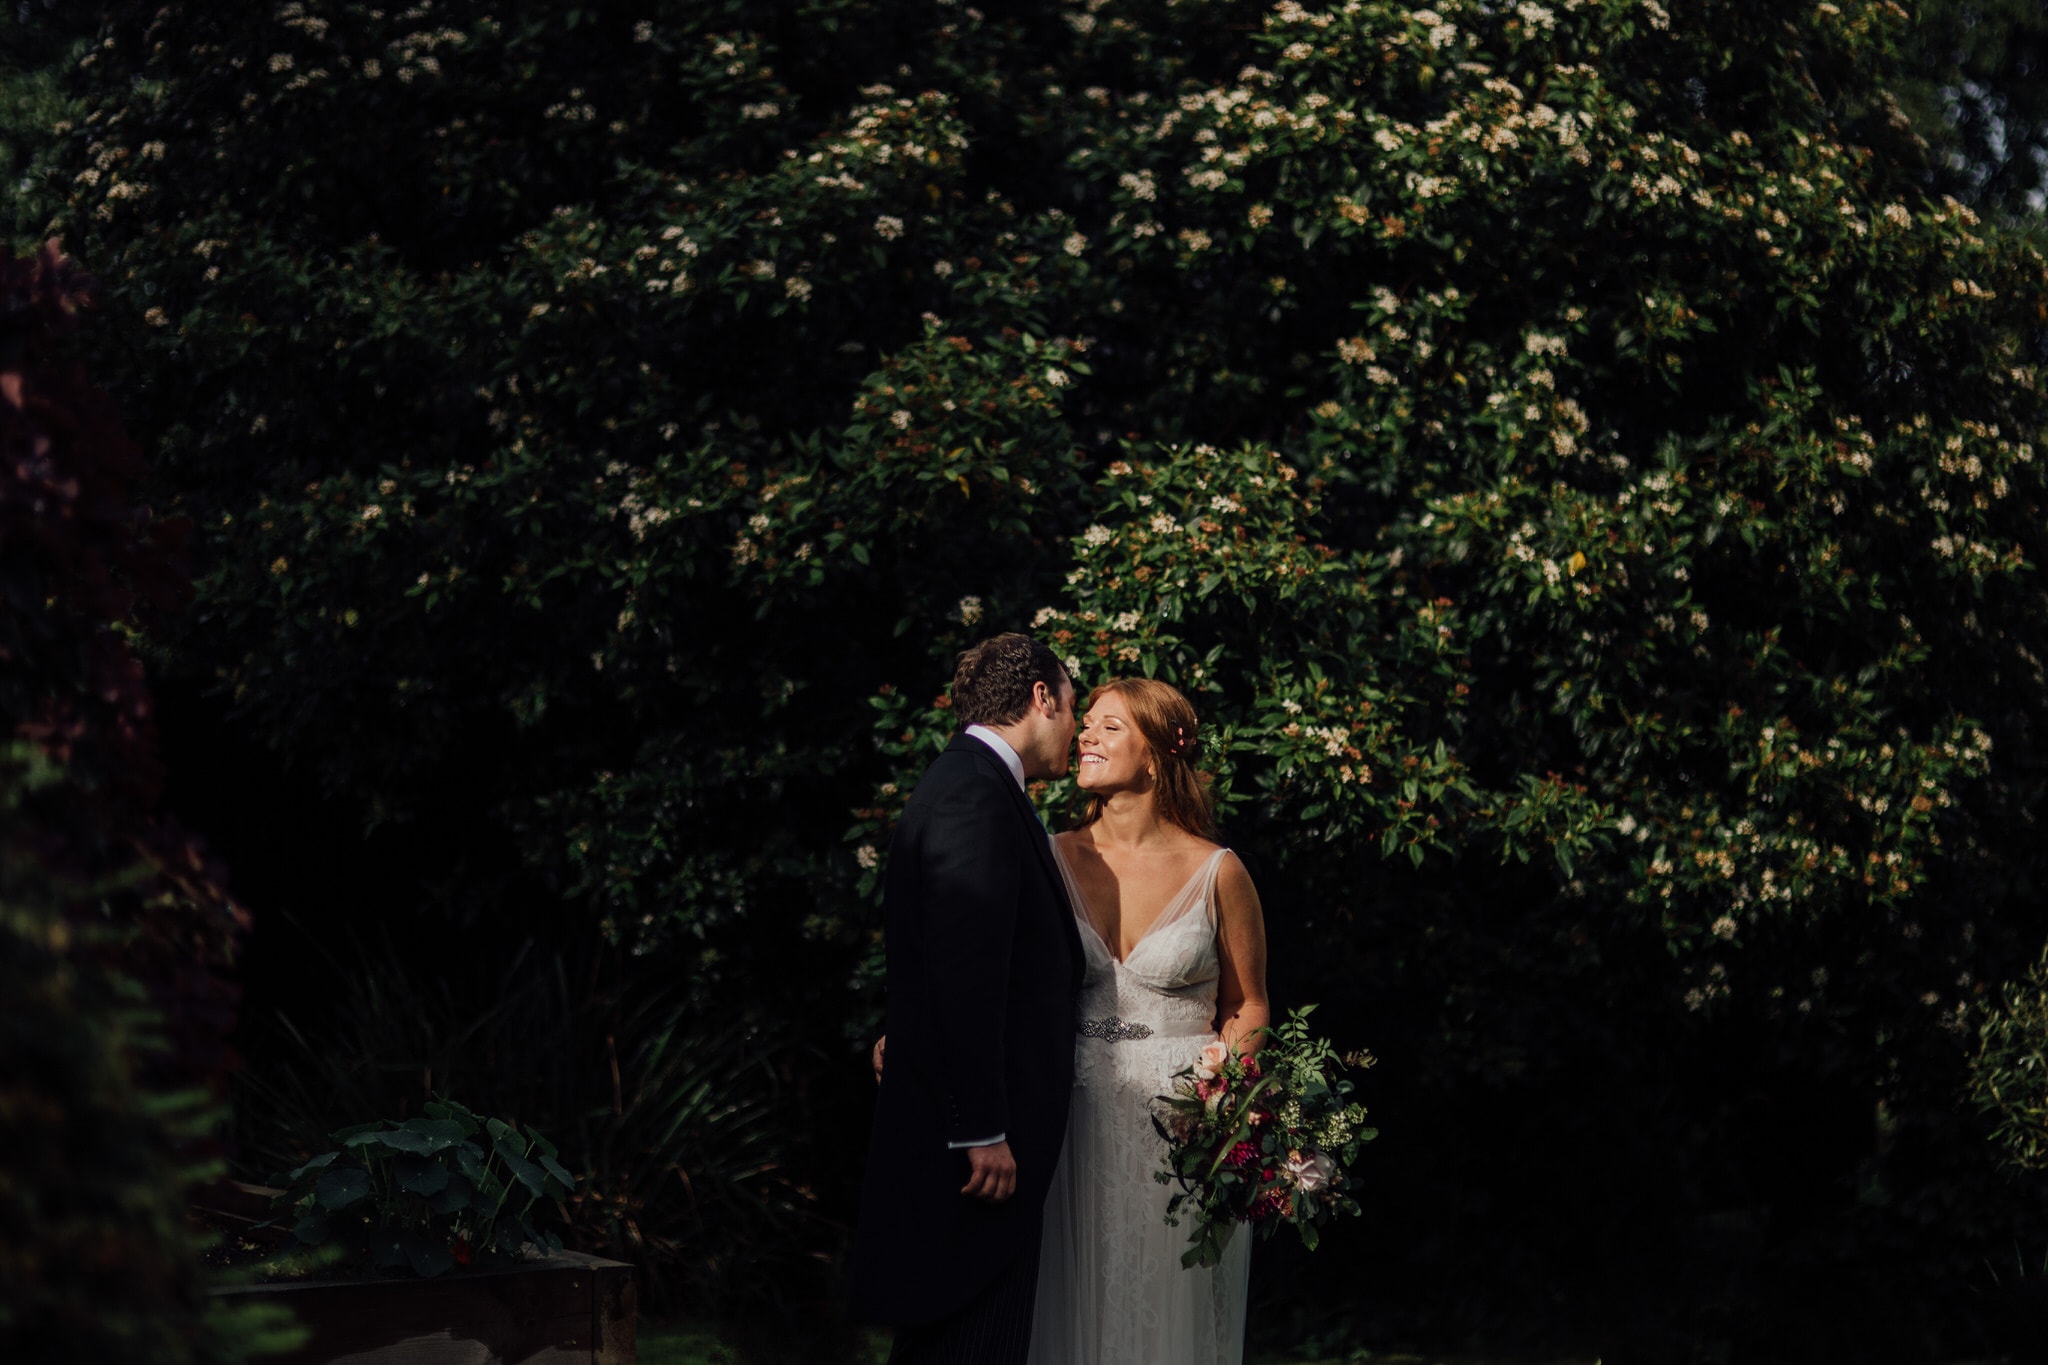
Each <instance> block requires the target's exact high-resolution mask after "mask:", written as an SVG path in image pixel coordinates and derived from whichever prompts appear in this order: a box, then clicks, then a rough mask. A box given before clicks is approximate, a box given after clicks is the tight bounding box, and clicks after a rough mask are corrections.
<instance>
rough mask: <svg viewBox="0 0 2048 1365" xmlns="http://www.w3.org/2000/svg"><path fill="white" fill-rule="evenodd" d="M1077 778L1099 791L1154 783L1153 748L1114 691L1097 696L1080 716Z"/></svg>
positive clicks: (1075, 777) (1081, 784)
mask: <svg viewBox="0 0 2048 1365" xmlns="http://www.w3.org/2000/svg"><path fill="white" fill-rule="evenodd" d="M1074 780H1075V782H1077V783H1079V784H1080V786H1081V787H1082V788H1084V789H1085V790H1088V791H1092V792H1097V793H1107V792H1112V791H1122V790H1124V789H1126V788H1136V789H1138V790H1143V789H1144V788H1146V787H1147V786H1150V785H1151V782H1152V751H1151V750H1150V749H1149V748H1147V747H1146V745H1145V737H1144V736H1143V735H1141V734H1139V733H1138V726H1137V724H1136V722H1134V721H1133V720H1132V719H1131V713H1130V710H1129V708H1128V707H1126V706H1125V704H1124V699H1123V698H1122V697H1120V696H1118V695H1117V694H1116V693H1114V692H1105V693H1103V694H1102V695H1101V696H1099V697H1097V698H1096V699H1095V705H1093V706H1091V707H1089V708H1088V714H1087V715H1085V716H1083V717H1082V718H1081V768H1080V771H1079V772H1078V773H1076V774H1075V776H1074Z"/></svg>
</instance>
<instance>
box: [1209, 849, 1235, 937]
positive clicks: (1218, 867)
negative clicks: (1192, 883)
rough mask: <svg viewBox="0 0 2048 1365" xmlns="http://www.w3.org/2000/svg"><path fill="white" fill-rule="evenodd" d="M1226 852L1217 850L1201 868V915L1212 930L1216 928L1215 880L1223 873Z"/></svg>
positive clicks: (1225, 850) (1227, 850)
mask: <svg viewBox="0 0 2048 1365" xmlns="http://www.w3.org/2000/svg"><path fill="white" fill-rule="evenodd" d="M1228 852H1230V850H1229V849H1227V848H1219V849H1217V850H1216V851H1215V852H1214V853H1211V854H1210V855H1209V862H1208V864H1207V865H1206V866H1204V867H1203V868H1202V914H1203V915H1204V916H1206V917H1207V919H1208V921H1209V927H1210V928H1212V929H1213V928H1215V927H1216V921H1217V910H1216V878H1217V877H1218V876H1219V875H1220V874H1221V873H1222V871H1223V855H1224V854H1226V853H1228Z"/></svg>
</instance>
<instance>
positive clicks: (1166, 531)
mask: <svg viewBox="0 0 2048 1365" xmlns="http://www.w3.org/2000/svg"><path fill="white" fill-rule="evenodd" d="M1152 529H1153V530H1154V531H1156V532H1158V533H1159V534H1160V535H1162V536H1164V535H1171V534H1172V533H1173V532H1175V531H1177V530H1179V529H1180V527H1179V526H1178V525H1176V524H1175V522H1174V520H1173V518H1172V517H1170V516H1168V515H1167V514H1166V513H1164V512H1161V513H1160V514H1159V515H1158V516H1156V517H1153V518H1152Z"/></svg>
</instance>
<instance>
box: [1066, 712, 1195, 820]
mask: <svg viewBox="0 0 2048 1365" xmlns="http://www.w3.org/2000/svg"><path fill="white" fill-rule="evenodd" d="M1111 693H1115V694H1116V696H1117V697H1119V698H1120V699H1121V700H1122V701H1123V704H1124V709H1125V710H1126V711H1128V712H1129V713H1130V720H1131V724H1132V725H1134V726H1136V727H1137V730H1138V737H1139V738H1140V739H1142V740H1144V741H1145V747H1146V748H1147V749H1149V750H1151V752H1152V770H1153V782H1154V786H1153V789H1152V799H1153V801H1154V802H1155V803H1156V804H1157V806H1158V810H1159V815H1160V818H1161V819H1164V820H1167V821H1169V822H1171V823H1172V824H1175V825H1178V826H1180V827H1181V828H1182V829H1184V830H1186V831H1187V832H1188V833H1190V834H1192V835H1195V836H1196V837H1197V838H1201V839H1214V838H1215V837H1216V816H1215V802H1214V801H1213V800H1212V799H1211V797H1210V792H1209V774H1208V773H1205V772H1203V771H1202V770H1201V769H1199V768H1197V767H1196V766H1195V757H1196V755H1197V754H1199V753H1200V752H1201V744H1200V742H1199V739H1198V736H1197V728H1198V721H1197V720H1196V717H1195V708H1194V705H1193V704H1192V703H1191V702H1189V701H1188V699H1187V698H1186V697H1185V696H1183V695H1182V694H1181V691H1180V689H1179V688H1177V687H1173V686H1170V685H1168V684H1166V683H1163V682H1159V681H1157V680H1155V679H1152V678H1111V679H1110V680H1109V681H1108V682H1105V683H1103V684H1101V685H1100V686H1099V687H1097V688H1096V689H1095V690H1094V691H1093V692H1090V693H1089V694H1088V704H1087V706H1086V707H1085V708H1084V711H1092V710H1093V709H1094V708H1095V705H1096V703H1097V702H1099V701H1101V700H1102V699H1103V698H1104V697H1107V696H1109V695H1110V694H1111ZM1101 818H1102V798H1101V797H1099V796H1091V797H1089V798H1088V808H1087V810H1086V811H1084V812H1083V813H1082V816H1081V824H1082V825H1083V826H1086V825H1092V824H1094V823H1095V822H1096V821H1097V820H1099V819H1101Z"/></svg>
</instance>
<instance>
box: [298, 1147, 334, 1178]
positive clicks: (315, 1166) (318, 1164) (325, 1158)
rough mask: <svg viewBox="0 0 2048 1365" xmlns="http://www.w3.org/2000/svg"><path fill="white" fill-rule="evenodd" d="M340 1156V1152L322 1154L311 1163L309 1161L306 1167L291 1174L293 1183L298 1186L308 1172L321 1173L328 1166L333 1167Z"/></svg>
mask: <svg viewBox="0 0 2048 1365" xmlns="http://www.w3.org/2000/svg"><path fill="white" fill-rule="evenodd" d="M340 1155H341V1153H340V1152H322V1153H321V1154H320V1155H319V1156H316V1157H314V1158H313V1159H312V1160H311V1161H308V1162H307V1163H306V1164H305V1165H303V1166H301V1167H299V1168H298V1169H297V1170H296V1171H293V1172H292V1173H291V1177H290V1179H291V1181H292V1183H293V1184H297V1183H298V1179H299V1177H300V1176H302V1175H304V1174H305V1173H306V1172H308V1171H319V1170H324V1169H326V1168H327V1167H328V1166H330V1165H332V1164H333V1162H334V1159H335V1158H336V1157H338V1156H340Z"/></svg>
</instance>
